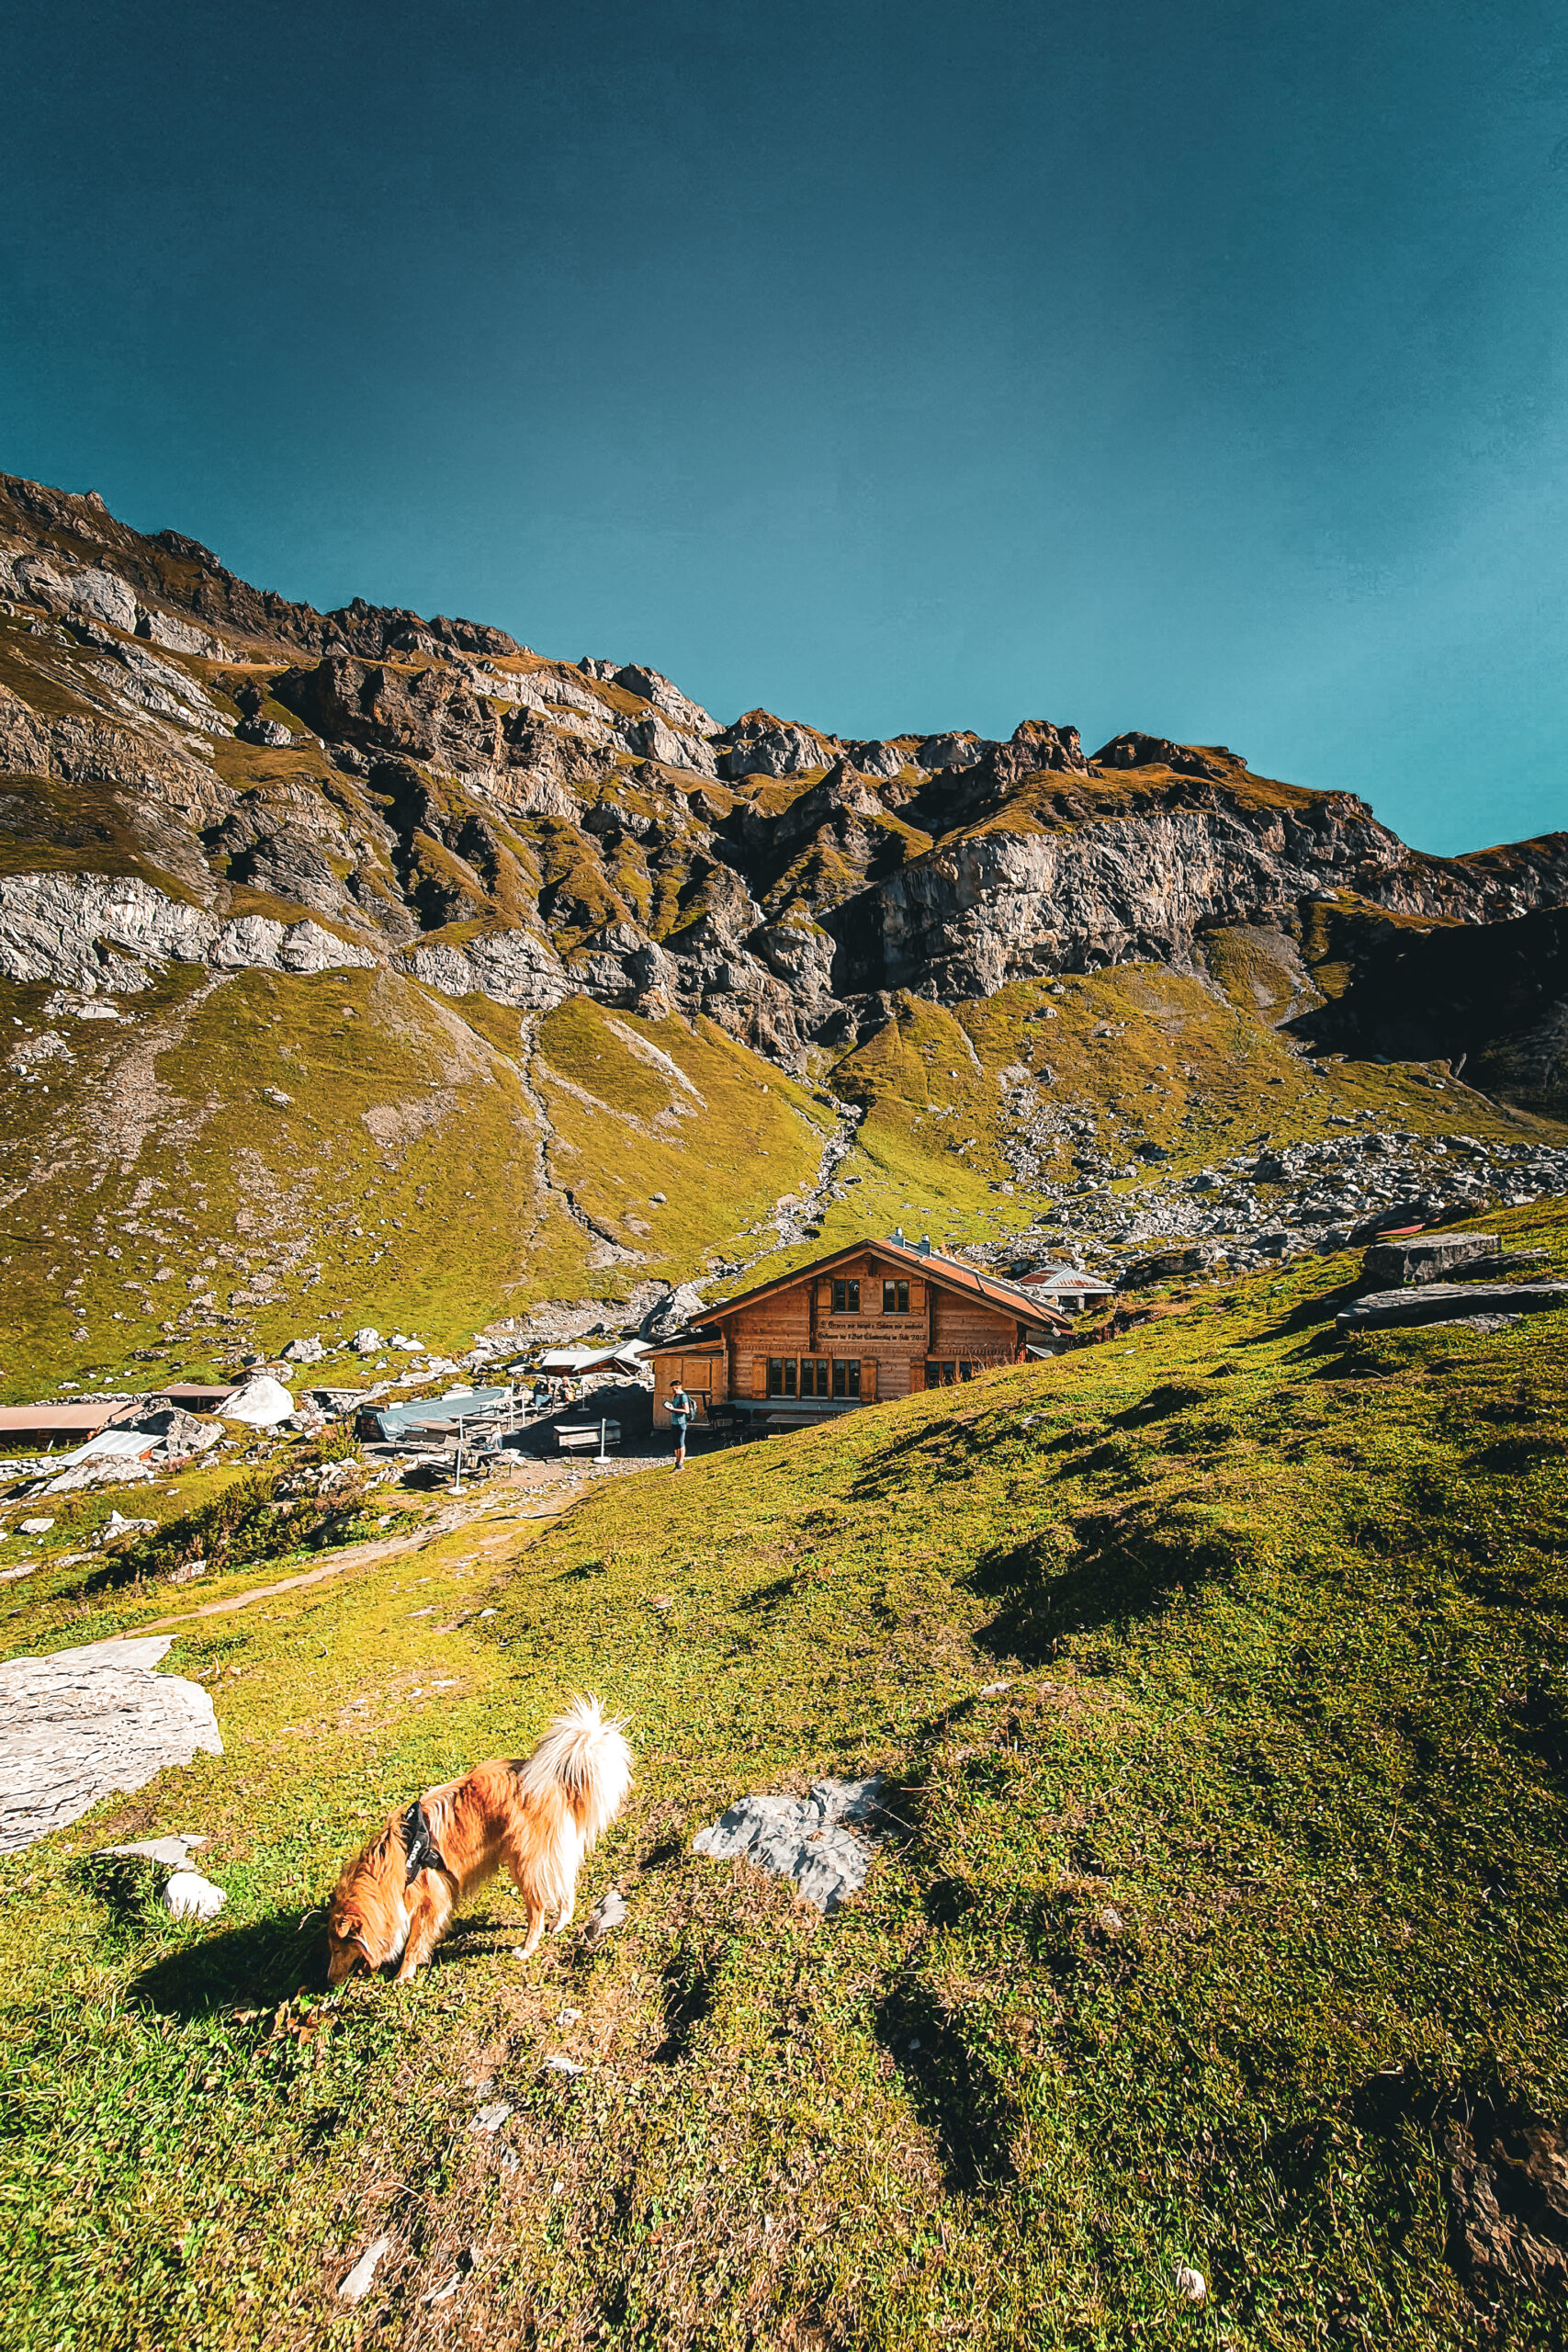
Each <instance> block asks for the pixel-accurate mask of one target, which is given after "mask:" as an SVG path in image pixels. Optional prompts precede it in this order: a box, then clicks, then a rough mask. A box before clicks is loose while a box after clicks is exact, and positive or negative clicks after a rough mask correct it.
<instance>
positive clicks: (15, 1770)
mask: <svg viewBox="0 0 1568 2352" xmlns="http://www.w3.org/2000/svg"><path fill="white" fill-rule="evenodd" d="M173 1639H174V1636H173V1634H150V1635H148V1636H147V1637H146V1638H145V1639H143V1640H141V1641H128V1642H95V1643H93V1644H92V1645H90V1646H89V1647H87V1648H85V1649H72V1650H56V1651H54V1652H53V1654H52V1655H51V1657H14V1658H11V1659H9V1660H8V1661H7V1662H6V1664H5V1665H4V1666H0V1854H15V1853H19V1852H21V1851H22V1849H24V1848H25V1847H28V1846H31V1845H35V1844H36V1843H37V1842H38V1840H39V1838H47V1837H48V1836H49V1834H50V1832H51V1830H54V1829H63V1828H65V1827H66V1826H68V1825H69V1824H70V1823H71V1822H73V1821H75V1820H78V1819H79V1818H80V1816H81V1815H83V1814H85V1812H87V1811H88V1810H89V1808H90V1807H91V1806H93V1805H95V1804H98V1803H100V1802H101V1800H102V1799H103V1798H105V1797H107V1796H111V1795H113V1794H115V1793H116V1792H118V1791H122V1790H131V1789H140V1788H144V1787H145V1786H146V1784H147V1782H148V1781H151V1780H152V1779H153V1778H154V1777H155V1776H156V1775H157V1774H158V1773H159V1772H162V1771H164V1770H166V1769H167V1768H168V1767H169V1766H170V1765H172V1764H188V1763H189V1762H190V1760H191V1758H193V1757H195V1756H197V1755H202V1754H205V1755H208V1756H221V1755H222V1753H223V1742H222V1741H221V1739H220V1737H219V1736H218V1719H217V1717H216V1715H215V1714H214V1713H213V1711H212V1701H211V1699H210V1698H209V1695H208V1693H207V1692H206V1691H203V1690H202V1689H201V1687H200V1685H199V1684H198V1683H195V1682H187V1681H186V1680H185V1679H183V1678H182V1677H181V1676H179V1675H176V1674H156V1673H154V1672H153V1668H154V1667H155V1666H156V1665H157V1663H158V1661H159V1659H160V1658H161V1657H163V1656H164V1652H165V1651H166V1650H167V1649H168V1647H169V1645H170V1644H171V1642H172V1641H173Z"/></svg>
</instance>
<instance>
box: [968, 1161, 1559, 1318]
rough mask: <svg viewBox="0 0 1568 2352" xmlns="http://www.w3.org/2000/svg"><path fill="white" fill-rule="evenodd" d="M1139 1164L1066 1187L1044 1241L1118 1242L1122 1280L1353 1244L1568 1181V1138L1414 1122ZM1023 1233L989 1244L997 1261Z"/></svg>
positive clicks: (1081, 1245) (1113, 1246) (1520, 1199)
mask: <svg viewBox="0 0 1568 2352" xmlns="http://www.w3.org/2000/svg"><path fill="white" fill-rule="evenodd" d="M1139 1172H1140V1174H1141V1175H1142V1176H1143V1182H1141V1183H1140V1184H1139V1186H1138V1189H1137V1190H1136V1191H1134V1192H1128V1193H1110V1192H1107V1191H1105V1190H1103V1189H1102V1188H1101V1187H1100V1185H1097V1184H1095V1183H1086V1184H1085V1185H1083V1186H1082V1187H1081V1188H1070V1189H1069V1190H1068V1191H1066V1193H1063V1194H1062V1195H1061V1196H1059V1198H1058V1200H1057V1203H1056V1205H1055V1210H1054V1211H1053V1212H1052V1213H1051V1214H1050V1215H1049V1216H1043V1217H1042V1218H1041V1219H1040V1220H1039V1221H1038V1226H1037V1228H1036V1230H1037V1232H1038V1234H1039V1237H1040V1240H1041V1243H1042V1246H1043V1247H1045V1246H1048V1247H1050V1248H1061V1247H1066V1248H1074V1247H1076V1248H1077V1249H1079V1250H1083V1249H1089V1250H1096V1249H1098V1250H1100V1251H1101V1252H1102V1253H1106V1254H1113V1255H1114V1256H1115V1257H1117V1258H1120V1259H1122V1260H1123V1261H1126V1271H1125V1272H1124V1273H1123V1275H1122V1281H1123V1282H1124V1283H1131V1284H1132V1285H1133V1286H1135V1285H1136V1283H1139V1282H1143V1283H1153V1282H1160V1281H1166V1280H1169V1279H1173V1278H1174V1277H1175V1276H1176V1275H1177V1274H1179V1273H1189V1272H1199V1271H1201V1269H1202V1267H1204V1266H1207V1265H1211V1264H1219V1263H1222V1262H1223V1263H1224V1266H1225V1267H1226V1268H1227V1269H1228V1270H1229V1271H1230V1272H1248V1271H1250V1270H1253V1269H1256V1268H1257V1267H1258V1266H1261V1265H1264V1264H1267V1263H1269V1261H1280V1260H1283V1259H1287V1258H1293V1257H1298V1256H1301V1255H1302V1254H1303V1253H1304V1252H1306V1251H1309V1250H1319V1251H1325V1250H1345V1249H1353V1248H1355V1247H1357V1246H1358V1245H1359V1244H1361V1243H1363V1242H1367V1241H1371V1239H1373V1238H1374V1237H1375V1236H1377V1235H1378V1234H1380V1233H1385V1232H1387V1231H1388V1230H1389V1229H1390V1228H1392V1227H1397V1226H1400V1225H1411V1226H1416V1225H1434V1224H1438V1223H1440V1222H1443V1221H1445V1220H1454V1219H1458V1218H1461V1217H1471V1216H1475V1215H1476V1214H1477V1213H1478V1212H1479V1211H1482V1210H1484V1209H1487V1208H1496V1207H1506V1208H1519V1207H1524V1206H1526V1205H1528V1204H1529V1203H1530V1202H1531V1201H1535V1200H1541V1199H1547V1200H1555V1199H1561V1198H1562V1197H1563V1196H1565V1195H1568V1149H1565V1148H1562V1147H1560V1146H1557V1145H1553V1144H1550V1143H1545V1142H1533V1141H1532V1142H1529V1143H1523V1142H1521V1143H1497V1142H1489V1141H1484V1140H1483V1139H1482V1138H1481V1137H1479V1136H1472V1135H1458V1136H1446V1137H1444V1136H1420V1135H1417V1134H1415V1133H1414V1132H1412V1131H1410V1130H1408V1129H1394V1130H1382V1131H1378V1130H1373V1129H1367V1130H1361V1131H1357V1132H1353V1133H1351V1134H1348V1135H1346V1136H1331V1137H1328V1138H1326V1139H1325V1140H1324V1141H1321V1142H1317V1143H1306V1144H1300V1145H1290V1146H1286V1147H1282V1148H1272V1147H1265V1148H1261V1149H1255V1150H1253V1151H1250V1152H1243V1153H1239V1154H1236V1155H1235V1156H1234V1157H1232V1158H1230V1159H1225V1160H1223V1161H1220V1162H1218V1163H1217V1164H1215V1165H1213V1166H1212V1167H1208V1168H1203V1169H1200V1170H1196V1171H1195V1172H1193V1173H1190V1174H1187V1175H1182V1176H1179V1177H1169V1176H1163V1175H1160V1174H1158V1173H1149V1172H1147V1171H1142V1170H1140V1171H1139ZM1150 1245H1154V1246H1153V1247H1152V1248H1151V1246H1150ZM1200 1245H1201V1253H1200V1255H1199V1256H1198V1257H1193V1256H1192V1255H1191V1254H1190V1253H1192V1252H1193V1251H1197V1250H1200ZM1018 1246H1019V1245H1018V1242H1017V1241H1016V1240H1014V1241H1013V1242H1010V1243H1008V1244H1005V1245H1004V1244H998V1245H997V1246H996V1247H995V1248H994V1249H989V1250H987V1251H985V1252H984V1254H985V1256H986V1257H987V1259H988V1260H990V1261H995V1262H999V1261H1000V1260H1001V1259H1002V1258H1003V1257H1004V1256H1007V1255H1008V1254H1010V1252H1014V1251H1016V1250H1017V1248H1018ZM1491 1246H1492V1247H1493V1248H1495V1241H1494V1242H1493V1243H1492V1245H1491ZM1178 1259H1180V1260H1181V1261H1183V1262H1180V1263H1178V1262H1176V1261H1177V1260H1178ZM1156 1261H1160V1267H1156ZM1391 1262H1392V1261H1391ZM1161 1267H1162V1268H1163V1270H1160V1268H1161ZM1388 1278H1389V1279H1390V1280H1400V1281H1403V1280H1404V1279H1405V1276H1404V1273H1403V1272H1400V1273H1398V1274H1391V1275H1390V1276H1389V1277H1388Z"/></svg>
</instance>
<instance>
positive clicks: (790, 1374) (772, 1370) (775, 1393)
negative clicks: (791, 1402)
mask: <svg viewBox="0 0 1568 2352" xmlns="http://www.w3.org/2000/svg"><path fill="white" fill-rule="evenodd" d="M768 1394H769V1396H770V1397H793V1396H794V1395H795V1358H794V1357H793V1356H770V1357H769V1358H768Z"/></svg>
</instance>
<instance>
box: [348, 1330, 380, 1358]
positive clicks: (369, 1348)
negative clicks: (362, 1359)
mask: <svg viewBox="0 0 1568 2352" xmlns="http://www.w3.org/2000/svg"><path fill="white" fill-rule="evenodd" d="M384 1344H385V1342H384V1341H383V1340H382V1338H381V1334H380V1332H379V1331H378V1330H375V1329H373V1328H372V1327H371V1325H370V1324H368V1323H367V1324H366V1325H365V1327H364V1329H362V1330H358V1331H356V1332H355V1335H354V1337H353V1339H352V1340H350V1341H349V1346H350V1347H351V1348H353V1350H354V1351H355V1354H356V1355H362V1356H378V1355H379V1354H380V1352H381V1350H382V1347H383V1345H384Z"/></svg>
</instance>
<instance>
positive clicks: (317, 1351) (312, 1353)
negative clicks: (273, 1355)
mask: <svg viewBox="0 0 1568 2352" xmlns="http://www.w3.org/2000/svg"><path fill="white" fill-rule="evenodd" d="M283 1354H284V1360H285V1362H286V1363H321V1358H322V1357H323V1356H324V1355H325V1354H326V1350H325V1348H323V1347H322V1345H321V1341H320V1340H318V1339H317V1338H316V1337H315V1335H314V1333H313V1332H311V1333H306V1334H304V1335H302V1336H301V1337H300V1338H299V1339H298V1340H289V1342H288V1346H287V1347H286V1348H285V1349H284V1351H283Z"/></svg>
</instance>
